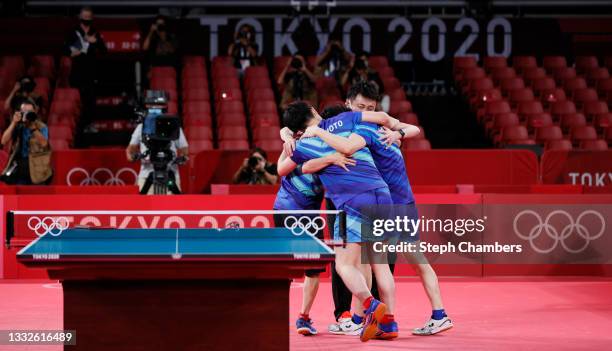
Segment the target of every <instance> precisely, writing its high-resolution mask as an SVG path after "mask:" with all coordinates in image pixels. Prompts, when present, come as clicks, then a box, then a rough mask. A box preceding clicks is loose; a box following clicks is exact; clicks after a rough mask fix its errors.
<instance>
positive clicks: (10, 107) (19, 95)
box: [4, 76, 43, 113]
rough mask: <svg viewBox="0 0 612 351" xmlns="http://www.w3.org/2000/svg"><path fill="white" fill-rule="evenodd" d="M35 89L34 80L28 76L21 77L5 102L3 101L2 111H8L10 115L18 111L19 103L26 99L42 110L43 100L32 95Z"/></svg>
mask: <svg viewBox="0 0 612 351" xmlns="http://www.w3.org/2000/svg"><path fill="white" fill-rule="evenodd" d="M35 88H36V82H34V78H32V77H30V76H23V77H21V79H19V80H18V81H17V82H16V83H15V86H14V87H13V90H11V93H10V94H9V96H7V98H6V100H4V109H5V110H7V111H10V112H11V113H13V112H15V111H19V108H20V106H21V103H22V102H23V101H26V100H28V99H32V100H33V101H34V103H36V105H37V106H39V109H41V110H42V109H43V106H42V102H43V99H42V97H41V96H39V95H38V94H36V93H34V89H35Z"/></svg>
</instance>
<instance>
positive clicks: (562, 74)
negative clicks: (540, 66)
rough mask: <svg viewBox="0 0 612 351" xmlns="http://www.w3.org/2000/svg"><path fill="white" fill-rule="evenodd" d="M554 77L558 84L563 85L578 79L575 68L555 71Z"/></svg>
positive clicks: (563, 68) (562, 68)
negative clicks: (569, 80)
mask: <svg viewBox="0 0 612 351" xmlns="http://www.w3.org/2000/svg"><path fill="white" fill-rule="evenodd" d="M553 77H555V81H556V82H557V84H559V85H561V84H563V82H565V81H566V80H568V79H571V78H576V70H575V69H574V68H573V67H561V68H557V69H556V70H555V71H553Z"/></svg>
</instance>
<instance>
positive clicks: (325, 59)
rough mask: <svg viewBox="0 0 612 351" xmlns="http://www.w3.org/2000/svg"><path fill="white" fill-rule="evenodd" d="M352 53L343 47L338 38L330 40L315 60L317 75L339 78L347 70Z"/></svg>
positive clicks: (338, 79) (337, 79)
mask: <svg viewBox="0 0 612 351" xmlns="http://www.w3.org/2000/svg"><path fill="white" fill-rule="evenodd" d="M351 59H352V55H351V54H350V53H349V52H348V51H346V50H345V49H344V47H343V46H342V44H341V43H340V40H330V41H329V42H328V43H327V45H326V46H325V49H324V50H323V52H321V53H320V54H319V55H318V56H317V60H316V61H315V65H316V70H315V71H316V73H317V76H319V77H320V76H323V77H333V78H335V79H336V81H338V83H340V78H341V77H342V75H344V72H345V71H347V66H348V64H349V62H350V61H351Z"/></svg>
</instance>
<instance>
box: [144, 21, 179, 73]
mask: <svg viewBox="0 0 612 351" xmlns="http://www.w3.org/2000/svg"><path fill="white" fill-rule="evenodd" d="M142 48H143V50H144V51H146V52H147V54H148V56H149V62H150V64H151V66H176V64H177V62H178V60H177V50H178V42H177V40H176V37H175V35H174V34H172V33H169V32H168V26H167V23H166V18H165V17H164V16H162V15H159V16H157V17H155V21H154V22H153V24H152V25H151V28H150V29H149V34H147V36H146V38H145V40H144V42H143V44H142Z"/></svg>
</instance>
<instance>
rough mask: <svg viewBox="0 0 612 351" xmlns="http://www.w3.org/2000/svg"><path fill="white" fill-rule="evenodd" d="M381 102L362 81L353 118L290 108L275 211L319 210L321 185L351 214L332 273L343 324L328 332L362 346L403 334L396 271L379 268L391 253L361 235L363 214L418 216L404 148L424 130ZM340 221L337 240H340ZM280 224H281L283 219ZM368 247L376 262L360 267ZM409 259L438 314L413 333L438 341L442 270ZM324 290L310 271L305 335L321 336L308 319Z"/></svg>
mask: <svg viewBox="0 0 612 351" xmlns="http://www.w3.org/2000/svg"><path fill="white" fill-rule="evenodd" d="M377 102H378V92H377V88H376V87H375V86H373V85H372V84H370V83H368V82H360V83H357V84H356V85H354V86H353V87H351V89H350V90H349V93H348V97H347V101H346V112H344V109H343V108H338V107H336V108H333V109H331V110H329V111H325V112H324V113H323V115H325V117H328V118H326V119H323V118H322V117H321V115H319V114H318V113H317V111H316V110H315V109H314V108H312V107H311V106H310V105H308V104H307V103H305V102H295V103H293V104H291V105H289V106H288V108H287V110H286V111H285V114H284V116H283V119H284V123H285V126H286V128H285V129H283V131H281V137H282V139H283V141H285V147H284V151H283V153H282V154H281V156H280V158H279V161H278V173H279V175H281V176H283V180H282V183H281V189H280V190H279V193H278V195H277V199H276V202H275V205H274V208H275V209H283V210H305V209H320V207H321V205H320V204H321V199H322V191H321V186H322V187H323V188H324V189H325V196H326V197H327V198H328V200H329V201H328V207H329V206H330V205H332V206H334V207H335V208H337V209H339V210H343V211H344V212H345V214H346V238H344V239H346V242H347V244H346V245H345V246H343V247H336V248H335V253H336V261H335V269H334V272H332V273H333V274H337V276H338V277H340V278H341V279H332V289H333V290H334V291H333V292H334V303H335V305H336V306H335V317H336V320H337V322H338V324H333V325H331V326H330V328H329V331H330V332H331V333H334V334H347V335H360V338H361V340H362V341H368V340H369V339H372V338H378V339H393V338H396V337H397V336H398V326H397V323H396V322H395V320H394V316H393V311H394V308H395V283H394V279H393V273H392V269H393V265H389V264H387V263H380V262H389V261H388V258H387V257H386V256H385V255H386V254H385V253H376V252H374V251H373V250H371V249H368V243H367V242H366V241H368V240H369V239H368V238H366V237H365V236H366V235H365V233H364V236H363V237H362V233H361V229H362V225H363V224H367V223H368V222H369V219H368V218H369V217H368V216H367V215H366V214H364V213H363V211H362V209H363V208H365V207H368V208H371V207H372V206H381V207H384V206H387V207H386V208H391V205H393V206H392V208H393V212H394V215H403V216H409V217H410V218H417V217H418V214H417V210H416V206H415V203H414V197H413V194H412V191H411V188H410V184H409V181H408V176H407V174H406V168H405V164H404V160H403V156H402V154H401V151H400V149H399V146H398V144H399V142H400V140H401V139H403V138H410V137H414V136H416V135H418V133H419V132H420V130H419V128H418V127H416V126H413V125H409V124H405V123H401V122H400V121H398V120H397V119H395V118H392V117H391V116H389V115H388V114H386V113H385V112H377V111H375V110H376V105H377ZM338 113H339V114H338ZM398 211H399V212H400V213H398ZM337 222H338V221H336V223H335V226H334V239H335V240H338V239H340V238H339V235H340V233H339V229H338V228H339V224H338V223H337ZM277 226H282V218H280V217H279V218H277ZM319 235H322V233H319ZM395 240H397V238H395ZM399 240H402V238H399ZM410 240H414V239H413V237H411V239H410ZM363 248H365V250H366V251H365V252H366V253H367V255H368V257H369V258H370V262H371V264H369V265H364V264H362V263H361V254H362V249H363ZM405 259H406V260H407V261H408V262H410V263H413V267H414V268H415V271H416V272H417V274H418V275H419V276H420V278H421V281H422V283H423V286H424V288H425V291H426V293H427V296H428V297H429V299H430V302H431V304H432V310H433V312H432V316H431V318H430V320H429V321H428V322H427V323H426V324H425V326H424V327H422V328H417V329H414V330H413V334H416V335H433V334H436V333H438V332H440V331H443V330H446V329H449V328H451V327H452V322H451V321H450V319H449V318H448V317H447V316H446V313H445V311H444V308H443V305H442V299H441V296H440V290H439V285H438V279H437V276H436V274H435V272H434V271H433V269H432V268H431V266H430V265H429V264H428V263H427V261H426V259H425V258H424V257H423V256H422V255H418V254H411V253H406V254H405ZM372 262H376V264H373V263H372ZM372 285H374V286H372ZM317 289H318V272H307V274H306V280H305V283H304V295H303V296H304V298H303V303H302V310H301V314H300V317H299V319H298V320H297V322H296V326H297V330H298V333H300V334H304V335H313V334H316V333H317V331H316V330H315V328H314V327H312V321H311V320H310V318H309V316H308V313H309V310H310V307H311V306H312V302H313V301H314V298H315V295H316V292H317ZM352 297H355V299H353V301H352V302H353V304H352V306H353V312H354V314H353V316H352V317H351V314H350V312H349V311H348V308H350V306H351V299H352Z"/></svg>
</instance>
